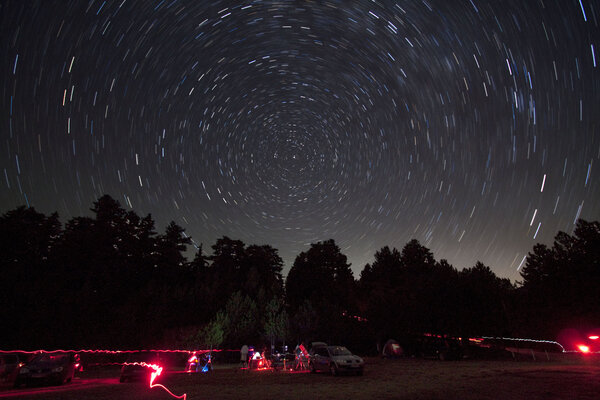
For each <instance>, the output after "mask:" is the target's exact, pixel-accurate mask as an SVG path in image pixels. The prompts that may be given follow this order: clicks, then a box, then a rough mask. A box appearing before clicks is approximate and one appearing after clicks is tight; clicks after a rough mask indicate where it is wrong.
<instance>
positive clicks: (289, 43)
mask: <svg viewBox="0 0 600 400" xmlns="http://www.w3.org/2000/svg"><path fill="white" fill-rule="evenodd" d="M599 18H600V2H598V1H596V0H527V1H523V0H506V1H501V2H500V1H492V0H488V1H482V0H451V1H449V0H439V1H438V0H422V1H417V0H404V1H402V0H398V1H367V0H360V1H334V0H329V1H326V0H324V1H300V0H297V1H204V0H194V1H183V0H162V1H150V0H147V1H141V0H140V1H135V0H116V1H110V0H106V1H96V0H92V1H83V0H61V1H50V0H46V1H33V0H32V1H29V0H28V1H23V0H19V1H10V0H8V1H4V2H2V4H0V21H1V24H0V29H1V35H0V46H1V47H0V51H1V54H2V57H1V65H2V78H1V79H2V80H1V81H0V89H1V90H2V93H1V97H0V102H1V104H0V112H1V115H2V117H1V118H0V129H1V135H2V141H1V143H0V149H1V152H2V153H1V154H0V168H1V169H2V171H1V173H2V175H3V176H2V177H1V178H2V179H1V183H0V185H1V186H2V190H1V193H0V210H1V211H2V212H3V213H4V212H6V211H8V210H10V209H12V208H14V207H16V206H18V205H28V206H33V207H35V208H36V209H37V210H38V211H40V212H44V213H51V212H53V211H58V213H59V215H60V216H61V219H62V220H63V221H66V220H67V219H69V218H72V217H75V216H82V215H90V211H89V208H90V207H91V205H92V202H93V201H95V200H97V199H98V198H99V197H100V196H102V195H103V194H105V193H106V194H110V195H111V196H112V197H114V198H115V199H117V200H119V202H120V203H121V205H123V206H124V207H126V208H132V209H133V210H135V211H136V212H137V213H138V214H140V215H145V214H147V213H151V214H152V216H153V218H154V219H155V220H156V221H157V228H158V229H159V230H162V229H163V228H164V226H166V224H167V223H168V222H169V221H171V220H174V221H175V222H176V223H177V224H179V225H181V226H182V227H183V228H185V230H186V233H187V234H188V235H190V236H191V237H192V239H193V241H194V243H196V244H198V245H199V244H201V243H202V244H203V245H204V249H205V250H210V246H211V245H212V244H214V243H215V241H216V239H217V238H219V237H221V236H223V235H227V236H229V237H231V238H234V239H240V240H242V241H244V242H245V243H246V244H270V245H272V246H273V247H275V248H277V249H278V250H279V252H280V255H281V256H282V257H283V259H284V261H285V262H286V268H285V269H284V273H285V272H286V271H287V270H288V269H289V267H290V266H291V264H292V262H293V260H294V258H295V257H296V255H297V254H299V253H300V252H301V251H304V250H306V249H307V248H308V246H309V244H310V243H314V242H317V241H321V240H327V239H329V238H333V239H334V240H335V241H336V243H337V244H338V245H339V246H340V248H341V249H342V252H343V253H344V254H346V255H347V256H348V258H349V261H350V262H351V263H352V268H353V270H354V274H355V277H357V278H358V275H359V273H360V271H361V270H362V269H363V267H364V265H365V264H366V263H368V262H371V261H372V260H373V255H374V253H375V251H377V250H378V249H380V248H381V247H383V246H385V245H389V246H394V247H397V248H399V249H400V248H402V247H403V246H404V244H405V243H406V242H408V241H409V240H410V239H412V238H416V239H418V240H419V241H420V242H421V243H422V244H423V245H425V246H427V247H428V248H430V249H431V250H432V251H433V253H434V256H435V257H436V259H438V260H439V259H447V260H448V261H449V262H450V263H452V264H453V265H454V266H455V267H456V268H459V269H462V268H465V267H471V266H473V265H474V264H475V262H476V261H478V260H480V261H482V262H484V263H485V264H486V265H489V266H490V267H491V268H492V269H493V270H494V271H495V272H496V273H497V274H498V275H499V276H502V277H508V278H511V279H513V280H515V279H518V278H519V272H518V270H519V267H520V266H521V264H522V262H523V260H524V257H525V256H526V255H527V253H528V252H529V251H531V249H532V247H533V245H534V244H535V243H538V242H540V243H547V244H551V243H552V240H553V238H554V236H555V235H556V233H557V232H558V231H559V230H562V231H565V232H568V233H571V232H572V231H573V228H574V223H575V221H576V220H577V218H584V219H587V220H597V219H599V218H600V202H599V200H600V180H599V179H598V177H597V174H598V172H597V171H598V166H597V165H595V164H597V162H598V158H599V157H600V134H599V129H600V126H599V125H600V66H598V63H599V61H598V57H599V56H600V54H598V53H599V50H598V48H599V46H600V29H599V26H598V19H599Z"/></svg>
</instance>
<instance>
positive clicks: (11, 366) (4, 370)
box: [0, 353, 25, 381]
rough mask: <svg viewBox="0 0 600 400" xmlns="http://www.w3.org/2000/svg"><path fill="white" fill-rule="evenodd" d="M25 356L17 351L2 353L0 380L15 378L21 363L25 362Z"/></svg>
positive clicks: (0, 357)
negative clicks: (16, 352)
mask: <svg viewBox="0 0 600 400" xmlns="http://www.w3.org/2000/svg"><path fill="white" fill-rule="evenodd" d="M24 361H25V359H24V358H23V356H21V355H19V354H15V353H6V354H0V380H2V381H7V380H11V377H12V379H14V377H13V375H15V374H16V373H17V372H18V371H17V370H18V368H19V365H20V364H22V363H24Z"/></svg>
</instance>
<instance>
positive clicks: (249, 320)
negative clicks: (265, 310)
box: [225, 292, 260, 347]
mask: <svg viewBox="0 0 600 400" xmlns="http://www.w3.org/2000/svg"><path fill="white" fill-rule="evenodd" d="M225 317H226V321H227V322H226V331H227V338H226V343H227V344H228V345H229V346H233V347H239V346H241V345H243V344H244V343H246V344H247V343H251V342H253V341H256V340H258V339H259V338H260V326H259V317H258V309H257V306H256V303H255V302H254V301H253V300H252V299H251V298H250V297H248V296H245V295H243V294H242V293H241V292H235V293H234V294H233V295H232V296H231V297H230V298H229V300H228V302H227V306H226V307H225Z"/></svg>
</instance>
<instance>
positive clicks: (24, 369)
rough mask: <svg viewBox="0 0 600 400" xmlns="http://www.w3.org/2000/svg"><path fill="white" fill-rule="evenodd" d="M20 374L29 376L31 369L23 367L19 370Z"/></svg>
mask: <svg viewBox="0 0 600 400" xmlns="http://www.w3.org/2000/svg"><path fill="white" fill-rule="evenodd" d="M19 373H20V374H28V373H29V368H27V367H21V369H20V370H19Z"/></svg>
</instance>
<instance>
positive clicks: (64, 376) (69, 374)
mask: <svg viewBox="0 0 600 400" xmlns="http://www.w3.org/2000/svg"><path fill="white" fill-rule="evenodd" d="M78 366H79V357H78V355H77V354H74V353H41V354H37V355H36V356H34V357H33V358H32V359H31V361H29V362H28V363H26V364H24V365H23V366H21V367H20V368H19V372H18V374H17V377H16V379H15V383H14V386H15V387H19V386H21V385H23V384H25V385H27V386H30V385H33V384H50V385H62V384H63V383H68V382H71V381H72V380H73V377H74V376H75V371H76V369H77V368H78Z"/></svg>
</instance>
